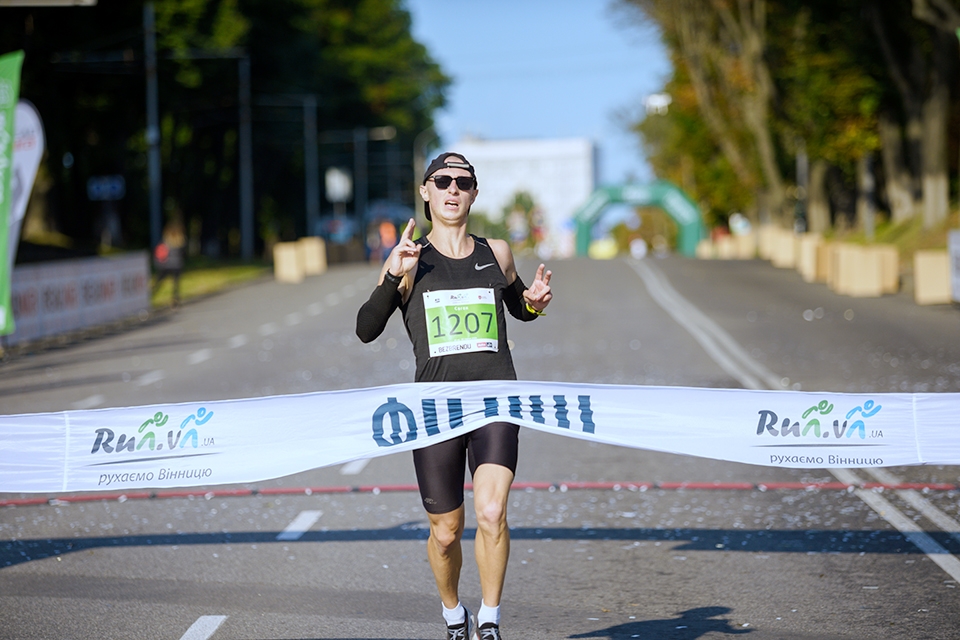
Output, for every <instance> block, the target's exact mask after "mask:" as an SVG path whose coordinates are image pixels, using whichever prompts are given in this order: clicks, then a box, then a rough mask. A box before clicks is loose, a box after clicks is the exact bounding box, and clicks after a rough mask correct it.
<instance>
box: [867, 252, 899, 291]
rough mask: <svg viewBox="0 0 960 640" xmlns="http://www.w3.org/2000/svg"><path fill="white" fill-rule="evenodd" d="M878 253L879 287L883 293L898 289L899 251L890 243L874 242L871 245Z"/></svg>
mask: <svg viewBox="0 0 960 640" xmlns="http://www.w3.org/2000/svg"><path fill="white" fill-rule="evenodd" d="M871 248H872V249H873V250H874V251H876V252H877V253H878V254H879V255H880V287H881V289H882V291H883V293H896V292H897V291H899V290H900V252H899V251H897V247H896V246H895V245H892V244H875V245H873V246H872V247H871Z"/></svg>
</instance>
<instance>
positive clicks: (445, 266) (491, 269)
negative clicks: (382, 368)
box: [400, 235, 517, 382]
mask: <svg viewBox="0 0 960 640" xmlns="http://www.w3.org/2000/svg"><path fill="white" fill-rule="evenodd" d="M471 237H472V238H473V240H474V249H473V253H472V254H471V255H470V256H468V257H466V258H460V259H454V258H448V257H446V256H445V255H443V254H442V253H440V252H439V251H437V250H436V248H434V247H433V245H431V244H430V242H429V241H428V240H427V239H426V237H423V238H420V239H419V240H417V243H418V244H420V245H421V246H422V247H423V248H422V249H421V250H420V261H419V264H418V266H417V274H416V277H415V278H414V283H413V290H412V291H411V292H410V297H409V298H407V302H406V304H404V305H401V307H400V309H401V311H402V312H403V323H404V325H405V326H406V328H407V335H409V336H410V341H411V342H412V343H413V353H414V355H415V356H416V359H417V374H416V381H417V382H459V381H464V380H516V379H517V373H516V371H515V370H514V368H513V358H512V357H511V356H510V348H509V347H508V346H507V323H506V319H505V318H504V314H503V290H504V288H505V287H506V286H507V278H506V276H504V275H503V271H501V269H500V265H499V264H498V263H497V258H496V256H495V255H494V254H493V250H491V249H490V245H488V244H487V241H486V240H485V239H484V238H478V237H476V236H473V235H471ZM425 293H426V294H428V297H426V298H425V297H424V294H425ZM431 351H432V352H433V355H431Z"/></svg>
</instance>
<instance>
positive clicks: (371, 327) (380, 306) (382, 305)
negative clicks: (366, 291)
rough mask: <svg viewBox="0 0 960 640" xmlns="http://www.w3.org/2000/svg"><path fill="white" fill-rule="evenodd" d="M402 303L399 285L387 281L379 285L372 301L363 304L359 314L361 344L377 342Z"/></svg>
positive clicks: (358, 328)
mask: <svg viewBox="0 0 960 640" xmlns="http://www.w3.org/2000/svg"><path fill="white" fill-rule="evenodd" d="M402 301H403V299H402V298H401V296H400V291H398V290H397V285H395V284H392V283H390V282H387V281H386V280H384V282H383V283H382V284H380V285H378V286H377V288H376V289H374V290H373V293H371V294H370V299H369V300H367V301H366V302H365V303H363V306H362V307H360V311H358V312H357V337H358V338H360V342H363V343H367V342H372V341H373V340H376V339H377V338H378V337H379V336H380V334H381V333H383V329H384V327H386V326H387V320H389V319H390V316H391V315H393V312H394V311H396V310H397V307H399V306H400V303H401V302H402Z"/></svg>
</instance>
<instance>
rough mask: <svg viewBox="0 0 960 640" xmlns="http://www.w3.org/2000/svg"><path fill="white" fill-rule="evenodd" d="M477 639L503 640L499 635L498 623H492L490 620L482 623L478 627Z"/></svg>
mask: <svg viewBox="0 0 960 640" xmlns="http://www.w3.org/2000/svg"><path fill="white" fill-rule="evenodd" d="M478 640H503V639H502V638H501V637H500V625H496V624H493V623H492V622H487V623H484V625H483V626H482V627H480V636H479V638H478Z"/></svg>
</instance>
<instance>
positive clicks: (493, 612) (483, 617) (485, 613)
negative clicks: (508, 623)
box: [477, 602, 500, 627]
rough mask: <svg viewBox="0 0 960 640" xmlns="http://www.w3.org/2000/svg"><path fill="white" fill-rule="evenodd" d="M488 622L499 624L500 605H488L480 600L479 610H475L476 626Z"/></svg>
mask: <svg viewBox="0 0 960 640" xmlns="http://www.w3.org/2000/svg"><path fill="white" fill-rule="evenodd" d="M488 622H492V623H493V624H495V625H497V626H500V605H497V606H495V607H488V606H487V603H486V602H481V603H480V611H478V612H477V626H478V627H482V626H483V625H485V624H486V623H488Z"/></svg>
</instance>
